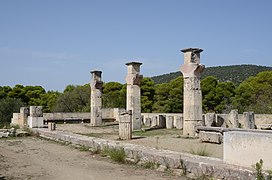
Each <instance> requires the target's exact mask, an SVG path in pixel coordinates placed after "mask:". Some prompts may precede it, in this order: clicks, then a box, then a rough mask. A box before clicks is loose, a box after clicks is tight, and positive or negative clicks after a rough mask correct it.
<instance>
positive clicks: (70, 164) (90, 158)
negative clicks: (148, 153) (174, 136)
mask: <svg viewBox="0 0 272 180" xmlns="http://www.w3.org/2000/svg"><path fill="white" fill-rule="evenodd" d="M4 179H16V180H17V179H23V180H25V179H38V180H48V179H54V180H55V179H56V180H64V179H65V180H70V179H79V180H80V179H84V180H86V179H88V180H109V179H112V180H114V179H116V180H122V179H124V180H125V179H130V180H135V179H139V180H142V179H143V180H144V179H146V180H147V179H158V180H163V179H187V178H185V177H176V176H173V175H169V174H166V173H164V172H157V171H155V170H150V169H143V168H142V167H139V166H135V165H127V164H117V163H114V162H112V161H111V160H110V159H109V158H105V157H104V158H103V157H101V156H100V155H97V154H92V153H91V152H89V151H80V150H79V149H76V148H74V147H72V146H71V145H61V144H60V143H56V142H53V141H48V140H44V139H41V138H38V137H21V138H9V139H0V180H4Z"/></svg>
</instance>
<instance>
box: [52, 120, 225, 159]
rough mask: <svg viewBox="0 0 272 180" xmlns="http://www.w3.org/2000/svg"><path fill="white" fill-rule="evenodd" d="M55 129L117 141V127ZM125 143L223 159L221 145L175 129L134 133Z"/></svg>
mask: <svg viewBox="0 0 272 180" xmlns="http://www.w3.org/2000/svg"><path fill="white" fill-rule="evenodd" d="M57 129H58V130H62V131H69V132H73V133H78V134H84V135H88V136H93V137H99V138H104V139H112V140H117V139H118V125H111V126H109V125H106V126H104V127H91V126H89V124H57ZM125 142H127V143H132V144H139V145H144V146H149V147H154V148H157V149H167V150H172V151H177V152H186V153H192V152H195V153H196V152H199V151H205V152H207V153H208V156H210V157H216V158H220V159H223V145H222V144H212V143H201V142H199V139H192V138H186V137H184V136H183V135H182V130H177V129H158V130H152V131H146V132H135V133H133V139H132V140H130V141H125Z"/></svg>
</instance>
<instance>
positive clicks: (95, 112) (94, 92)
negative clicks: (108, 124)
mask: <svg viewBox="0 0 272 180" xmlns="http://www.w3.org/2000/svg"><path fill="white" fill-rule="evenodd" d="M91 74H92V81H91V126H100V125H101V124H102V111H101V109H102V86H103V82H102V80H101V74H102V71H92V72H91Z"/></svg>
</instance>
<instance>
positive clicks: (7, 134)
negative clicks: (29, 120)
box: [0, 132, 9, 138]
mask: <svg viewBox="0 0 272 180" xmlns="http://www.w3.org/2000/svg"><path fill="white" fill-rule="evenodd" d="M8 136H9V132H0V138H7V137H8Z"/></svg>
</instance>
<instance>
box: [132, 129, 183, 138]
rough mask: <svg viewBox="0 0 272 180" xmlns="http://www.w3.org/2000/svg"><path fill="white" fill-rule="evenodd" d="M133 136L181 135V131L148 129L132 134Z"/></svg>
mask: <svg viewBox="0 0 272 180" xmlns="http://www.w3.org/2000/svg"><path fill="white" fill-rule="evenodd" d="M132 134H133V135H134V136H144V137H149V136H163V135H182V131H181V130H179V129H149V130H142V131H135V132H132Z"/></svg>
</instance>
